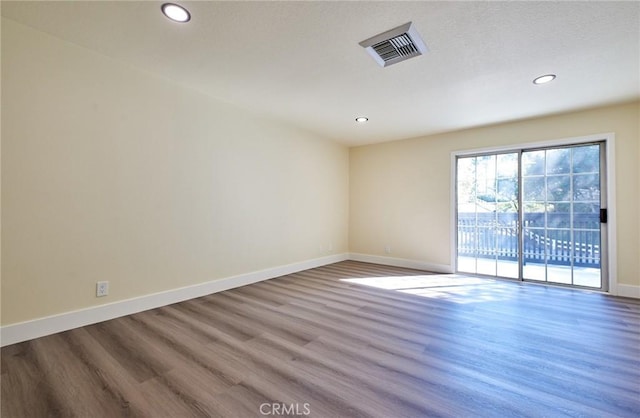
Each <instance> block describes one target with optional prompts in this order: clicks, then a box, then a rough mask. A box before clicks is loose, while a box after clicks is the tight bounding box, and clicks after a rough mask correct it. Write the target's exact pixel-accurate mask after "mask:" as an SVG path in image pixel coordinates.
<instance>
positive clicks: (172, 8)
mask: <svg viewBox="0 0 640 418" xmlns="http://www.w3.org/2000/svg"><path fill="white" fill-rule="evenodd" d="M162 13H164V15H165V16H166V17H168V18H169V19H171V20H173V21H174V22H180V23H185V22H188V21H189V20H191V14H189V11H188V10H187V9H185V8H184V7H182V6H178V5H177V4H173V3H165V4H163V5H162Z"/></svg>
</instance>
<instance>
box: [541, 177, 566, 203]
mask: <svg viewBox="0 0 640 418" xmlns="http://www.w3.org/2000/svg"><path fill="white" fill-rule="evenodd" d="M570 196H571V177H570V176H549V177H547V200H549V201H555V202H568V201H570V200H571V197H570Z"/></svg>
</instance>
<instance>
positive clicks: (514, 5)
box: [2, 0, 640, 145]
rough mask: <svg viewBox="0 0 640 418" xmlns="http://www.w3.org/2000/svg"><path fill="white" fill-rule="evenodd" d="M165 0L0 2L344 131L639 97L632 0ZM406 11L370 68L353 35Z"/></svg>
mask: <svg viewBox="0 0 640 418" xmlns="http://www.w3.org/2000/svg"><path fill="white" fill-rule="evenodd" d="M173 1H174V2H177V3H180V4H182V5H184V6H186V7H187V8H188V9H189V10H190V11H191V14H192V20H191V22H189V23H188V24H178V23H174V22H171V21H169V20H167V19H166V18H165V17H164V16H163V15H162V14H161V12H160V5H161V4H162V3H163V2H162V1H143V2H130V1H124V2H116V1H108V2H77V1H66V2H27V1H18V2H9V1H2V15H3V16H4V17H6V18H9V19H13V20H15V21H18V22H21V23H23V24H26V25H29V26H32V27H34V28H36V29H39V30H41V31H44V32H47V33H49V34H52V35H54V36H57V37H59V38H62V39H64V40H67V41H69V42H73V43H75V44H78V45H81V46H84V47H86V48H89V49H92V50H94V51H97V52H99V53H101V54H104V55H107V56H110V57H113V58H115V59H117V60H119V61H123V62H126V63H129V64H131V65H133V66H135V67H138V68H141V69H144V70H146V71H149V72H153V73H156V74H158V75H161V76H163V77H166V78H169V79H171V80H173V81H175V82H177V83H180V84H181V85H184V86H187V87H190V88H193V89H196V90H199V91H201V92H203V93H205V94H207V95H209V96H211V97H214V98H216V99H219V100H221V101H224V102H227V103H231V104H234V105H236V106H239V107H242V108H246V109H249V110H251V111H254V112H258V113H261V114H266V115H269V116H270V117H273V118H277V119H280V120H283V121H287V122H289V123H292V124H295V125H297V126H299V127H302V128H304V129H307V130H310V131H314V132H317V133H319V134H321V135H323V136H325V137H327V138H330V139H333V140H336V141H339V142H342V143H344V144H348V145H360V144H368V143H375V142H381V141H389V140H396V139H402V138H409V137H415V136H422V135H427V134H432V133H436V132H444V131H451V130H457V129H463V128H469V127H475V126H480V125H486V124H492V123H497V122H503V121H510V120H517V119H522V118H528V117H534V116H540V115H547V114H552V113H558V112H563V111H569V110H574V109H581V108H588V107H593V106H598V105H603V104H610V103H616V102H623V101H628V100H633V99H637V98H638V97H640V3H639V2H598V3H595V2H424V1H423V2H398V1H386V2H368V1H367V2H365V1H351V2H342V1H320V2H307V1H298V2H272V1H268V2H246V1H234V2H205V1H201V2H198V1H196V2H192V1H179V0H173ZM409 21H413V22H414V24H415V26H416V27H417V29H418V31H419V32H420V33H421V35H422V37H423V38H424V40H425V42H426V44H427V46H428V48H429V53H427V54H426V55H423V56H420V57H418V58H415V59H411V60H408V61H405V62H401V63H399V64H396V65H393V66H390V67H387V68H381V67H379V66H378V65H377V64H376V63H375V62H374V61H373V59H372V58H371V57H370V56H369V55H367V53H366V52H365V50H364V49H363V48H362V47H360V46H359V45H358V42H360V41H362V40H364V39H366V38H369V37H371V36H373V35H376V34H377V33H379V32H383V31H386V30H388V29H391V28H394V27H396V26H398V25H401V24H403V23H406V22H409ZM547 73H554V74H557V75H558V78H557V79H556V80H555V81H554V82H552V83H550V84H547V85H542V86H535V85H533V83H532V80H533V78H535V77H536V76H539V75H542V74H547ZM360 115H365V116H368V117H369V118H370V121H369V122H368V123H366V124H356V122H355V121H354V119H355V117H356V116H360Z"/></svg>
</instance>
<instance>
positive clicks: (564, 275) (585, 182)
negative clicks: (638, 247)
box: [522, 144, 602, 288]
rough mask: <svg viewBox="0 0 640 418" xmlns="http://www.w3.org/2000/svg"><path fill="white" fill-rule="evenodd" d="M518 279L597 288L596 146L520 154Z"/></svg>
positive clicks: (598, 161) (597, 162)
mask: <svg viewBox="0 0 640 418" xmlns="http://www.w3.org/2000/svg"><path fill="white" fill-rule="evenodd" d="M522 173H523V174H522V184H523V193H522V197H523V260H522V262H523V279H525V280H537V281H546V282H552V283H561V284H569V285H579V286H587V287H594V288H600V287H601V286H602V282H601V277H600V217H599V212H600V145H599V144H592V145H584V146H573V147H564V148H553V149H545V150H535V151H523V152H522Z"/></svg>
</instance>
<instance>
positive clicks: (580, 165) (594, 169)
mask: <svg viewBox="0 0 640 418" xmlns="http://www.w3.org/2000/svg"><path fill="white" fill-rule="evenodd" d="M571 150H572V154H573V156H572V162H573V172H574V173H598V172H599V171H600V146H599V145H587V146H584V147H575V148H572V149H571Z"/></svg>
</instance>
